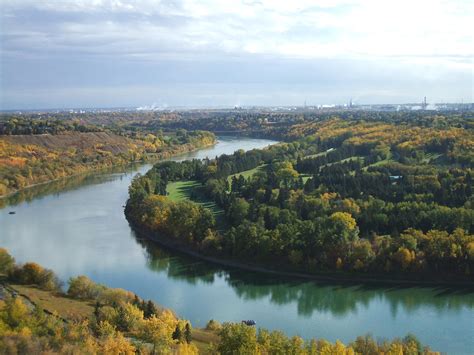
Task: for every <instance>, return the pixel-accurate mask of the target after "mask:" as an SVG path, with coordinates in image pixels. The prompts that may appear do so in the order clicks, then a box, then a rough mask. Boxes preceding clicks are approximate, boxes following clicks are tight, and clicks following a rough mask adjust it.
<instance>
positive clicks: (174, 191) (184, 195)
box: [166, 180, 224, 229]
mask: <svg viewBox="0 0 474 355" xmlns="http://www.w3.org/2000/svg"><path fill="white" fill-rule="evenodd" d="M166 191H167V192H168V197H169V198H170V199H171V200H173V201H184V200H190V201H193V202H195V203H197V204H199V205H201V206H202V207H205V208H208V209H210V210H211V211H212V213H213V215H214V218H215V219H216V222H217V226H218V228H219V229H221V228H224V218H223V217H224V210H223V209H222V208H220V207H219V206H217V205H216V203H215V202H214V201H211V200H209V199H208V198H207V197H206V196H205V195H204V192H203V186H202V185H201V183H200V182H198V181H195V180H186V181H174V182H170V183H168V185H167V186H166Z"/></svg>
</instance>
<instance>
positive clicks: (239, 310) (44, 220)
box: [0, 137, 474, 354]
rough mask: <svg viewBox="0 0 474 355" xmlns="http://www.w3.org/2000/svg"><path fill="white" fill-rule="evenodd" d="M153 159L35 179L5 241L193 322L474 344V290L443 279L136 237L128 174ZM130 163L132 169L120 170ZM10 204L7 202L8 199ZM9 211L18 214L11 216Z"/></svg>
mask: <svg viewBox="0 0 474 355" xmlns="http://www.w3.org/2000/svg"><path fill="white" fill-rule="evenodd" d="M271 143H274V142H272V141H269V140H263V139H251V138H236V137H219V142H218V144H217V145H216V146H214V147H212V148H207V149H203V150H200V151H198V152H193V153H189V154H186V155H184V156H180V157H177V158H174V160H182V159H191V158H199V159H201V158H204V157H206V156H208V157H214V156H216V155H220V154H224V153H228V154H229V153H232V152H233V151H234V150H237V149H245V150H247V149H252V148H262V147H264V146H267V145H269V144H271ZM149 168H150V165H149V164H146V165H139V166H134V167H130V168H127V169H123V168H122V169H121V171H119V172H114V171H109V172H101V173H95V174H89V175H84V176H76V177H72V178H69V179H65V180H61V181H57V182H53V183H50V184H45V185H41V186H37V187H35V188H32V189H29V190H25V191H24V192H22V193H19V194H17V195H14V196H12V197H10V198H9V199H8V200H4V201H3V205H4V208H3V209H0V246H2V247H5V248H7V249H8V250H9V251H10V253H11V254H12V255H14V256H15V258H16V259H17V261H19V262H25V261H35V262H38V263H40V264H41V265H43V266H45V267H48V268H51V269H53V270H54V271H55V272H56V273H57V274H58V275H59V277H60V278H61V279H62V280H65V281H66V280H67V279H68V278H69V277H70V276H74V275H79V274H85V275H87V276H89V277H90V278H92V279H93V280H94V281H96V282H100V283H104V284H106V285H108V286H111V287H121V288H125V289H128V290H131V291H133V292H135V293H137V294H139V295H140V296H141V297H143V298H147V299H153V300H154V301H156V302H157V303H158V304H161V305H163V306H165V307H169V308H172V309H173V310H174V311H175V312H176V313H177V314H178V315H179V316H180V317H183V318H186V319H189V320H191V322H192V324H193V325H194V326H204V325H205V324H206V322H207V321H208V320H209V319H211V318H213V319H216V320H218V321H221V322H223V321H240V320H242V319H254V320H256V321H257V323H258V325H259V326H262V327H266V328H270V329H281V330H283V331H284V332H285V333H287V334H289V335H294V334H298V335H301V336H303V337H305V338H310V337H317V338H326V339H328V340H331V341H335V340H336V339H340V340H341V341H343V342H349V341H352V340H354V339H355V338H356V336H358V335H363V334H367V333H370V334H372V335H373V336H374V337H375V338H376V339H383V338H387V339H391V338H393V337H403V336H405V335H406V334H407V333H413V334H415V335H416V336H417V337H418V338H419V339H420V340H421V341H422V342H423V343H424V344H427V345H430V346H431V347H432V348H433V349H435V350H439V351H444V352H448V353H453V354H468V353H473V352H474V293H472V290H471V291H469V290H457V291H453V290H448V289H444V288H429V287H423V288H417V287H410V288H403V287H383V286H377V287H376V286H370V287H368V286H363V285H337V284H327V283H321V282H313V281H307V280H291V279H288V278H280V277H275V276H269V275H266V274H259V273H254V272H248V271H240V270H235V269H232V268H225V267H221V266H216V265H212V264H209V263H206V262H202V261H199V260H196V259H193V258H190V257H188V256H184V255H181V254H179V253H175V252H170V251H167V250H164V249H163V248H161V247H159V246H157V245H154V244H153V243H151V242H148V241H144V240H139V239H137V237H136V236H135V234H134V233H133V231H132V230H131V229H130V227H129V225H128V223H127V221H126V220H125V217H124V214H123V205H124V204H125V201H126V199H127V188H128V186H129V183H130V180H131V179H132V177H133V176H134V175H135V174H136V173H137V172H140V173H144V172H146V171H147V170H148V169H149ZM124 170H126V171H124ZM5 205H6V206H5ZM9 211H15V212H16V214H14V215H10V214H9V213H8V212H9Z"/></svg>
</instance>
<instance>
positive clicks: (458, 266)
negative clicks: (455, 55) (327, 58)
mask: <svg viewBox="0 0 474 355" xmlns="http://www.w3.org/2000/svg"><path fill="white" fill-rule="evenodd" d="M206 122H208V121H206V120H205V119H202V122H201V124H200V126H205V125H206ZM211 122H212V121H211ZM208 124H210V123H208ZM261 127H263V124H261ZM267 133H268V134H271V135H272V136H280V137H281V138H282V139H283V140H285V141H286V143H281V144H277V145H274V146H271V147H269V148H268V149H263V150H252V151H248V152H244V151H237V152H235V153H234V154H232V155H223V156H220V157H216V158H215V159H205V160H202V161H198V160H193V161H184V162H181V163H176V162H163V163H158V164H156V165H155V166H154V167H153V168H152V169H151V170H150V171H149V172H148V173H147V174H145V175H144V176H138V177H136V178H135V179H134V181H133V182H132V184H131V186H130V189H129V200H128V202H127V206H126V210H125V213H126V216H127V218H128V220H129V221H130V222H131V224H132V225H133V226H135V227H136V228H137V229H138V230H139V231H141V232H142V233H143V234H145V235H147V236H149V237H151V238H153V239H155V240H157V241H159V242H162V243H164V244H167V245H170V246H172V247H176V248H179V249H182V250H187V251H190V252H192V253H194V254H198V255H202V256H205V257H212V258H217V259H218V260H220V261H222V262H233V263H234V262H240V263H243V264H246V265H255V266H259V267H264V268H268V269H272V270H283V271H292V272H299V273H305V274H313V275H321V274H330V275H335V276H338V275H339V276H341V277H344V278H349V279H351V278H355V277H362V278H363V277H375V278H378V279H382V280H383V279H392V280H397V279H398V280H407V279H410V280H429V281H433V282H437V281H449V282H456V281H460V282H472V273H473V272H474V236H473V232H474V209H473V203H474V200H473V197H472V186H473V176H472V173H473V171H472V168H473V166H474V134H473V129H472V118H466V117H461V116H459V115H458V114H446V115H445V116H438V115H434V116H428V115H421V116H418V115H416V114H414V115H413V117H412V119H411V120H410V115H409V114H407V113H401V114H398V115H397V114H394V113H389V114H384V113H378V114H370V115H366V116H364V115H363V114H360V117H344V118H342V117H334V118H331V117H318V118H313V119H305V118H304V117H303V118H302V119H301V120H300V121H299V122H293V121H291V122H290V123H289V124H286V127H285V128H284V129H279V128H274V127H271V128H268V130H267Z"/></svg>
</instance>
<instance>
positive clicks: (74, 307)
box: [0, 248, 437, 355]
mask: <svg viewBox="0 0 474 355" xmlns="http://www.w3.org/2000/svg"><path fill="white" fill-rule="evenodd" d="M0 290H1V292H0V352H1V353H2V354H181V355H186V354H199V353H201V354H216V355H217V354H222V355H227V354H229V355H230V354H301V355H305V354H308V355H310V354H311V355H312V354H314V355H319V354H321V355H322V354H393V355H395V354H397V355H398V354H437V353H436V352H433V351H431V350H430V349H429V348H428V347H426V346H423V345H422V344H421V343H420V342H419V341H418V340H417V338H416V337H415V336H413V335H407V336H406V337H404V338H403V339H394V340H392V341H388V340H379V341H375V340H374V339H373V338H372V337H371V336H370V335H366V336H360V337H358V338H357V339H356V340H355V341H353V342H352V343H350V344H348V345H345V344H343V343H341V342H340V341H336V342H334V343H331V342H329V341H327V340H324V339H311V340H303V339H302V338H300V337H298V336H293V337H288V336H286V335H284V334H283V333H282V332H280V331H271V332H270V331H268V330H265V329H258V330H257V329H256V328H255V327H253V326H248V325H245V324H243V323H224V324H220V323H219V322H217V321H214V320H211V321H209V322H208V324H207V326H206V328H205V329H198V328H193V327H192V326H191V323H190V322H189V321H186V320H183V319H180V318H179V317H178V316H176V315H175V314H174V313H173V312H172V311H171V310H169V309H165V308H162V307H160V306H158V305H157V304H155V303H154V302H152V301H150V300H149V301H146V300H143V299H141V298H140V297H139V296H137V295H135V294H133V293H132V292H130V291H126V290H123V289H116V288H109V287H106V286H104V285H100V284H96V283H95V282H93V281H92V280H90V279H89V278H87V277H86V276H78V277H72V278H71V279H70V280H69V281H68V286H67V291H66V293H64V291H63V289H62V288H61V282H60V281H59V279H58V278H57V276H56V275H55V274H54V272H53V271H51V270H48V269H45V268H43V267H42V266H40V265H38V264H36V263H32V262H28V263H25V264H16V263H15V260H14V259H13V257H12V256H11V255H10V254H9V253H8V252H7V251H6V250H5V249H2V248H0Z"/></svg>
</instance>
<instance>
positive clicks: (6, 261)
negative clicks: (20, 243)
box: [0, 248, 15, 274]
mask: <svg viewBox="0 0 474 355" xmlns="http://www.w3.org/2000/svg"><path fill="white" fill-rule="evenodd" d="M14 265H15V259H14V258H13V257H12V256H11V255H10V254H9V253H8V251H7V250H6V249H4V248H0V274H7V273H8V272H9V271H10V270H11V269H12V268H13V266H14Z"/></svg>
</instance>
